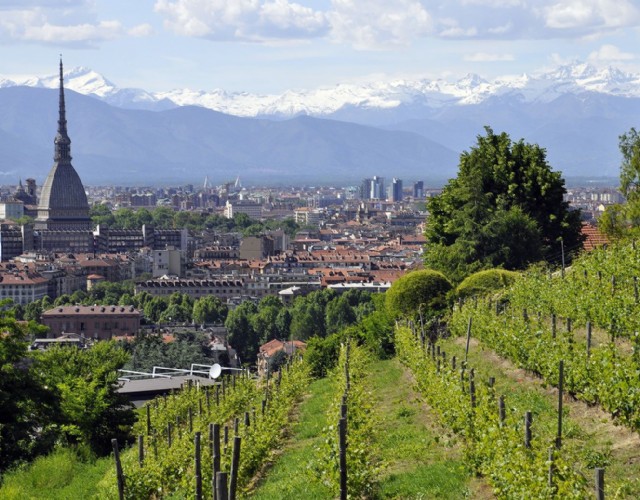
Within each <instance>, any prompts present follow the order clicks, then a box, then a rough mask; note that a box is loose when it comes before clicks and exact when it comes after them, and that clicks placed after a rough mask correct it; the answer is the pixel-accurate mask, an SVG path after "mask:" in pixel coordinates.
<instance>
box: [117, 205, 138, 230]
mask: <svg viewBox="0 0 640 500" xmlns="http://www.w3.org/2000/svg"><path fill="white" fill-rule="evenodd" d="M113 217H114V219H115V221H114V224H115V226H116V227H119V228H121V229H138V223H137V221H136V213H135V212H134V211H133V210H131V209H130V208H119V209H118V210H116V211H115V212H113Z"/></svg>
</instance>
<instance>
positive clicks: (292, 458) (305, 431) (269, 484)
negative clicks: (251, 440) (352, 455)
mask: <svg viewBox="0 0 640 500" xmlns="http://www.w3.org/2000/svg"><path fill="white" fill-rule="evenodd" d="M331 396H332V393H331V384H330V383H329V382H328V381H327V380H326V379H323V380H316V381H315V382H313V383H312V384H311V385H310V387H309V394H308V396H307V397H306V398H305V399H304V400H303V402H302V403H301V404H300V407H299V414H298V415H297V420H298V421H297V422H296V424H295V425H294V428H293V431H292V435H291V438H290V439H289V440H288V441H287V444H286V445H285V448H284V450H283V451H282V453H281V454H280V455H279V456H278V457H277V458H276V459H275V463H274V464H273V466H272V467H270V468H269V469H268V471H267V472H266V474H265V477H264V478H263V479H262V480H261V481H259V484H258V485H257V487H256V489H255V490H254V491H252V492H251V493H250V494H249V495H248V496H249V497H250V498H256V499H261V498H263V499H278V498H283V499H284V498H287V499H293V498H295V499H301V500H302V499H322V498H331V493H330V492H329V490H328V489H327V488H325V487H324V486H323V485H322V484H321V483H320V482H318V481H314V480H313V479H312V477H311V476H310V472H309V471H307V466H308V465H309V463H310V462H311V461H312V459H313V457H314V453H315V447H316V446H317V445H318V444H319V442H320V440H321V439H322V434H321V433H322V429H323V427H325V426H326V425H327V422H326V416H325V414H326V411H327V407H328V405H329V403H330V400H331Z"/></svg>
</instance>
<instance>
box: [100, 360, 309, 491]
mask: <svg viewBox="0 0 640 500" xmlns="http://www.w3.org/2000/svg"><path fill="white" fill-rule="evenodd" d="M308 381H309V377H308V371H307V365H306V364H305V363H303V362H302V361H299V360H298V361H296V362H294V363H292V364H290V365H287V366H286V367H285V369H283V370H281V371H280V372H278V376H277V378H274V379H269V378H267V379H266V380H265V381H264V383H259V382H256V381H255V380H252V379H250V378H247V377H230V378H227V379H223V383H222V385H219V386H216V388H215V392H214V391H210V390H207V389H204V388H200V387H198V386H197V385H196V386H194V385H190V386H188V387H186V388H184V389H183V390H182V391H180V392H179V393H177V394H174V395H171V396H169V397H166V398H156V399H155V400H153V401H152V402H150V403H149V404H147V405H146V406H145V407H144V408H142V409H141V410H140V413H139V418H138V421H137V423H136V424H135V427H134V431H135V432H136V434H137V435H138V436H139V437H138V446H136V447H132V448H130V449H129V450H127V451H126V452H125V453H123V454H122V455H121V463H120V466H119V467H116V469H114V470H113V471H112V474H109V475H107V477H105V478H104V480H103V484H102V489H103V491H104V497H105V498H118V497H119V496H124V498H131V499H138V498H152V497H165V496H170V495H173V496H178V497H192V498H193V497H194V496H195V497H197V498H202V497H207V498H211V497H212V495H213V491H214V489H215V488H216V486H217V485H216V480H218V479H219V478H218V477H217V475H218V474H216V473H222V475H221V477H222V478H224V479H223V480H225V481H227V484H228V490H227V488H223V489H224V490H225V491H229V493H230V494H229V497H230V498H235V495H236V492H240V491H242V490H243V489H244V488H246V487H247V486H248V484H249V481H250V480H251V479H252V477H253V476H254V474H255V473H256V472H257V470H258V469H259V468H260V467H261V466H262V465H263V463H264V461H265V459H266V458H267V456H268V454H269V452H270V451H271V450H272V449H273V448H274V446H276V444H277V443H278V442H279V441H280V440H281V439H282V429H284V428H286V425H287V421H288V417H289V414H290V412H291V409H292V407H293V405H294V404H295V402H296V401H297V400H298V398H299V397H300V396H301V394H302V393H303V391H304V390H305V389H306V386H307V384H308ZM204 464H207V465H204ZM118 469H121V472H120V471H118Z"/></svg>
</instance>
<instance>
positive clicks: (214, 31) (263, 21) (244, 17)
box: [154, 0, 327, 41]
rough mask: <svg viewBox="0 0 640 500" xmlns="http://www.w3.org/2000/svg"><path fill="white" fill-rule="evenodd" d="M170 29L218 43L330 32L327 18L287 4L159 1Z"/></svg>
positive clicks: (281, 1)
mask: <svg viewBox="0 0 640 500" xmlns="http://www.w3.org/2000/svg"><path fill="white" fill-rule="evenodd" d="M154 9H155V11H156V12H158V13H160V14H162V15H164V16H165V21H164V25H165V27H166V28H167V29H169V30H171V31H173V32H175V33H177V34H179V35H186V36H195V37H204V38H210V39H214V40H231V39H237V40H249V41H263V40H272V39H278V38H309V37H314V36H319V35H321V34H323V33H324V32H326V30H327V21H326V18H325V14H324V13H322V12H320V11H314V10H313V9H311V8H310V7H305V6H303V5H301V4H298V3H295V2H288V1H287V0H270V1H262V0H234V1H232V2H230V1H227V0H211V1H207V0H158V1H157V2H156V3H155V6H154Z"/></svg>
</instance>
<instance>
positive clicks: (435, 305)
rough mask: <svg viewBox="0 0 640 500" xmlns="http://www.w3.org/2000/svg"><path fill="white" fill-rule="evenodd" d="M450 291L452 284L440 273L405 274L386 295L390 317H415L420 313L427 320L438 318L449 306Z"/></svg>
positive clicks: (430, 271) (425, 271) (416, 272)
mask: <svg viewBox="0 0 640 500" xmlns="http://www.w3.org/2000/svg"><path fill="white" fill-rule="evenodd" d="M449 290H451V283H450V282H449V280H448V279H447V278H446V277H445V275H444V274H442V273H440V272H438V271H434V270H432V269H424V270H421V271H413V272H411V273H408V274H405V275H404V276H403V277H402V278H400V279H399V280H397V281H395V282H394V283H393V285H391V288H390V289H389V290H388V291H387V293H386V294H385V303H386V308H387V312H388V314H389V317H391V318H397V317H413V316H415V315H417V314H419V313H420V312H422V314H424V315H425V317H426V318H430V317H434V316H437V315H438V314H439V313H440V312H441V311H442V310H443V309H444V308H445V307H446V305H447V299H446V297H447V293H448V292H449Z"/></svg>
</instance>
